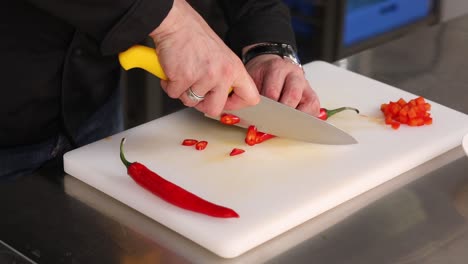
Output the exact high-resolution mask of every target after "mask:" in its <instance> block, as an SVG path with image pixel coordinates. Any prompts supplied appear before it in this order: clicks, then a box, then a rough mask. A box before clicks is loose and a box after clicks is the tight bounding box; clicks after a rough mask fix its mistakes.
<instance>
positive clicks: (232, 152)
mask: <svg viewBox="0 0 468 264" xmlns="http://www.w3.org/2000/svg"><path fill="white" fill-rule="evenodd" d="M244 152H245V150H243V149H240V148H233V149H232V150H231V153H229V156H236V155H239V154H242V153H244Z"/></svg>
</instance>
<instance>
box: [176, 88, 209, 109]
mask: <svg viewBox="0 0 468 264" xmlns="http://www.w3.org/2000/svg"><path fill="white" fill-rule="evenodd" d="M189 89H192V93H194V94H196V95H198V96H201V97H205V95H206V94H207V91H206V89H200V86H198V85H195V84H194V85H193V86H192V87H191V88H188V89H187V90H185V92H183V93H182V95H181V96H180V97H179V100H180V101H182V103H183V104H184V105H185V106H188V107H193V106H196V105H197V104H199V103H200V101H197V100H193V99H192V98H190V97H189V96H188V93H189ZM204 90H205V91H204ZM199 91H202V92H199ZM203 100H204V99H203Z"/></svg>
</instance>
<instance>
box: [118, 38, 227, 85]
mask: <svg viewBox="0 0 468 264" xmlns="http://www.w3.org/2000/svg"><path fill="white" fill-rule="evenodd" d="M119 62H120V65H121V66H122V68H124V69H125V70H126V71H128V70H130V69H133V68H141V69H143V70H146V71H148V72H150V73H152V74H153V75H155V76H156V77H158V78H159V79H162V80H167V76H166V74H165V73H164V70H163V68H162V67H161V64H160V63H159V57H158V54H156V50H155V49H153V48H150V47H147V46H143V45H134V46H132V47H130V48H129V49H128V50H126V51H123V52H121V53H119ZM232 90H233V88H232V87H231V88H230V89H229V92H232Z"/></svg>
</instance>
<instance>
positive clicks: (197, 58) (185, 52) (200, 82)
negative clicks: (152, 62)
mask: <svg viewBox="0 0 468 264" xmlns="http://www.w3.org/2000/svg"><path fill="white" fill-rule="evenodd" d="M150 36H151V37H152V38H153V40H154V43H155V45H156V52H157V54H158V56H159V60H160V63H161V66H162V68H163V69H164V72H165V73H166V76H167V77H168V80H167V81H161V86H162V88H163V89H164V91H165V92H166V93H167V94H168V95H169V96H170V97H171V98H179V99H180V100H181V101H182V102H183V103H184V104H185V105H186V106H189V107H195V108H196V109H198V110H199V111H201V112H204V113H206V114H208V115H212V116H217V115H219V114H220V113H221V112H222V110H223V109H225V108H226V109H231V110H232V109H239V108H242V107H244V106H248V105H255V104H257V103H258V102H259V100H260V97H259V93H258V90H257V88H256V87H255V83H254V82H253V80H252V79H251V77H250V76H249V74H248V73H247V71H246V69H245V67H244V65H243V64H242V62H241V60H240V59H239V58H238V57H237V56H236V54H234V52H232V51H231V50H230V49H229V48H228V47H227V46H226V45H225V44H224V42H223V41H222V40H221V39H220V38H219V37H218V35H216V33H215V32H214V31H213V30H212V29H211V28H210V27H209V26H208V24H207V23H206V22H205V21H204V20H203V18H202V17H201V16H200V15H199V14H198V13H197V12H196V11H195V10H194V9H193V8H192V7H191V6H190V5H189V4H188V3H186V2H185V1H184V0H175V1H174V4H173V7H172V9H171V11H170V12H169V14H168V15H167V17H166V18H165V19H164V20H163V22H162V23H161V24H160V26H159V27H158V28H156V29H155V30H154V31H153V32H152V33H151V34H150ZM230 87H233V89H234V90H233V91H234V93H233V94H232V95H231V96H229V97H228V94H229V89H230ZM189 88H191V89H192V91H193V92H194V93H195V94H197V95H199V96H204V97H205V99H204V100H203V101H201V102H197V101H194V100H192V99H190V98H189V97H188V96H187V94H186V91H187V90H188V89H189Z"/></svg>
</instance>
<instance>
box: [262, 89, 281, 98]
mask: <svg viewBox="0 0 468 264" xmlns="http://www.w3.org/2000/svg"><path fill="white" fill-rule="evenodd" d="M265 96H266V97H268V98H271V99H273V100H278V99H279V98H280V96H281V91H280V90H279V89H272V88H267V89H266V90H265Z"/></svg>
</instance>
